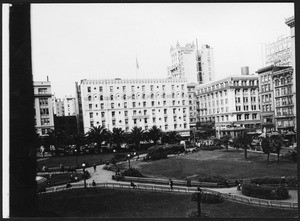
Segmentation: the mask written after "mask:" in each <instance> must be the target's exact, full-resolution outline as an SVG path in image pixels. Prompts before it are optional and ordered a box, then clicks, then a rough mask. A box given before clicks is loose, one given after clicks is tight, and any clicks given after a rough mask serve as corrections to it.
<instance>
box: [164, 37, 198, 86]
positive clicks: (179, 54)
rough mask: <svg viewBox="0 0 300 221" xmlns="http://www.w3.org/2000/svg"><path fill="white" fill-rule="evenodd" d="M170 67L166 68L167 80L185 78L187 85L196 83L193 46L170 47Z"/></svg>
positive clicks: (194, 50) (177, 45) (194, 49)
mask: <svg viewBox="0 0 300 221" xmlns="http://www.w3.org/2000/svg"><path fill="white" fill-rule="evenodd" d="M170 55H171V66H169V67H168V77H169V78H186V79H187V81H188V83H190V82H197V63H196V48H195V44H194V43H192V44H186V45H185V46H180V44H179V43H178V42H177V44H176V46H175V47H173V46H171V49H170Z"/></svg>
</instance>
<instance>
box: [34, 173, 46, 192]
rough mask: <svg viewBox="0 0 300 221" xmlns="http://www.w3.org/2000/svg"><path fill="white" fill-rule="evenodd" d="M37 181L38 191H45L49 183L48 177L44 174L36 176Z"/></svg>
mask: <svg viewBox="0 0 300 221" xmlns="http://www.w3.org/2000/svg"><path fill="white" fill-rule="evenodd" d="M35 181H36V183H37V192H38V193H41V192H45V191H46V187H47V184H48V180H47V178H45V177H42V176H36V178H35Z"/></svg>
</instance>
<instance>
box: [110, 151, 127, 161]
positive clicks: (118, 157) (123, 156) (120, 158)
mask: <svg viewBox="0 0 300 221" xmlns="http://www.w3.org/2000/svg"><path fill="white" fill-rule="evenodd" d="M125 159H127V155H126V154H124V153H117V154H116V155H115V156H114V157H113V158H112V160H114V161H115V162H118V161H123V160H125Z"/></svg>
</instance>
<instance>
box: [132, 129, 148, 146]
mask: <svg viewBox="0 0 300 221" xmlns="http://www.w3.org/2000/svg"><path fill="white" fill-rule="evenodd" d="M130 138H131V139H132V140H133V142H134V145H135V146H136V147H138V149H140V142H141V141H142V140H145V132H144V130H143V129H142V128H141V127H137V126H134V127H133V128H132V129H131V133H130Z"/></svg>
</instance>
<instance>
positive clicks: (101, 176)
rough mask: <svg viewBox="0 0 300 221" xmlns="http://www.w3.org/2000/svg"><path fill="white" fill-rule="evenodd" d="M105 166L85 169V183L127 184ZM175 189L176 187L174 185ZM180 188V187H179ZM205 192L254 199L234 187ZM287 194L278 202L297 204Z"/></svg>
mask: <svg viewBox="0 0 300 221" xmlns="http://www.w3.org/2000/svg"><path fill="white" fill-rule="evenodd" d="M104 166H105V165H98V166H97V167H96V172H94V168H93V167H89V168H86V170H88V171H89V173H90V174H91V177H90V178H89V179H87V180H86V182H87V183H92V182H93V180H95V182H96V183H104V182H109V183H124V184H128V183H129V182H126V181H116V180H113V179H112V175H115V173H114V172H113V171H109V170H105V169H103V167H104ZM83 182H84V181H83V180H81V181H79V182H78V183H80V184H82V183H83ZM151 185H155V186H166V185H158V184H151ZM174 187H176V185H174ZM181 187H182V186H181ZM203 189H207V190H213V191H217V192H220V193H228V194H233V195H237V196H243V197H247V198H251V199H256V198H254V197H248V196H245V195H243V194H242V191H238V190H237V188H236V187H231V188H203ZM289 194H290V195H291V198H290V199H287V200H278V201H280V202H291V203H298V191H297V190H289ZM272 201H276V200H272Z"/></svg>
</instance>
